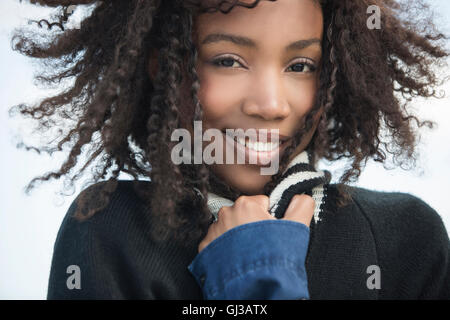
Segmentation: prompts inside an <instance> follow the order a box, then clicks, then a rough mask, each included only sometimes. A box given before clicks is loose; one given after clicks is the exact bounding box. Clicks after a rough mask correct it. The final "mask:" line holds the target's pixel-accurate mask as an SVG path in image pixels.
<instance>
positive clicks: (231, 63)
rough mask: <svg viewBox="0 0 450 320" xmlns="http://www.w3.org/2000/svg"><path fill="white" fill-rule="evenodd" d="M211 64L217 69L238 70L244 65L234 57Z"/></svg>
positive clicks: (218, 59) (217, 60)
mask: <svg viewBox="0 0 450 320" xmlns="http://www.w3.org/2000/svg"><path fill="white" fill-rule="evenodd" d="M211 63H212V64H213V65H215V66H217V67H222V68H237V67H239V65H240V66H242V64H241V63H240V62H239V61H238V60H237V59H235V58H232V57H220V58H217V59H214V60H213V61H211Z"/></svg>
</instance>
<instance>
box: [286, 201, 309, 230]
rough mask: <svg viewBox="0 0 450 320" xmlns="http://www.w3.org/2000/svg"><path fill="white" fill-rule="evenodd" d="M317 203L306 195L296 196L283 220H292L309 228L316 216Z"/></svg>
mask: <svg viewBox="0 0 450 320" xmlns="http://www.w3.org/2000/svg"><path fill="white" fill-rule="evenodd" d="M315 204H316V202H315V201H314V199H313V198H312V197H310V196H308V195H306V194H300V195H299V194H296V195H295V196H294V197H293V198H292V199H291V202H290V203H289V206H288V208H287V209H286V212H285V214H284V217H283V218H282V220H291V221H296V222H300V223H303V224H305V225H306V226H307V227H309V225H310V223H311V219H312V217H313V215H314V207H315Z"/></svg>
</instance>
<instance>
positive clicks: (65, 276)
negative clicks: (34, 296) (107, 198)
mask: <svg viewBox="0 0 450 320" xmlns="http://www.w3.org/2000/svg"><path fill="white" fill-rule="evenodd" d="M75 210H76V202H75V201H74V202H73V203H72V204H71V206H70V208H69V210H68V212H67V213H66V216H65V217H64V220H63V222H62V224H61V227H60V229H59V232H58V235H57V238H56V241H55V245H54V249H53V258H52V264H51V270H50V277H49V283H48V292H47V299H49V300H54V299H57V300H66V299H76V300H78V299H123V298H126V295H125V292H124V291H123V290H122V288H121V287H120V282H121V278H122V276H121V273H120V272H118V271H119V270H117V269H118V263H119V262H120V261H118V259H117V258H115V256H116V255H115V253H114V245H113V243H112V242H111V241H110V240H109V239H108V237H106V236H105V235H104V234H103V232H102V228H99V227H98V225H97V222H96V220H95V219H91V220H87V221H84V222H80V221H78V220H76V219H75V218H74V217H73V214H74V213H75ZM101 213H102V212H100V213H98V214H101Z"/></svg>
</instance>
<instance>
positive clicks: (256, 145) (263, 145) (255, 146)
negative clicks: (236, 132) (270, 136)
mask: <svg viewBox="0 0 450 320" xmlns="http://www.w3.org/2000/svg"><path fill="white" fill-rule="evenodd" d="M235 140H236V142H238V143H240V144H242V145H245V146H246V147H247V148H249V149H252V150H255V151H266V152H267V151H272V150H275V149H276V148H277V147H278V146H279V145H280V143H275V142H261V141H255V142H253V141H250V140H247V141H246V140H245V139H242V138H239V137H238V138H236V139H235Z"/></svg>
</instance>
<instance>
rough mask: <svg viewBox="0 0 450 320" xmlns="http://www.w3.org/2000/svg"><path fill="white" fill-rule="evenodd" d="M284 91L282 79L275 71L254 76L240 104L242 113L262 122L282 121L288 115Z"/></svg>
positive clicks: (267, 71)
mask: <svg viewBox="0 0 450 320" xmlns="http://www.w3.org/2000/svg"><path fill="white" fill-rule="evenodd" d="M285 91H286V90H285V88H284V85H283V79H281V75H277V74H276V71H275V72H274V71H271V70H266V71H265V72H264V74H262V73H260V74H255V75H254V77H253V79H251V85H250V86H249V92H248V95H246V97H245V101H244V102H243V104H242V112H243V113H245V114H247V115H249V116H252V117H259V118H262V119H264V120H283V119H285V118H286V117H287V116H289V113H290V107H289V104H288V101H287V98H286V92H285Z"/></svg>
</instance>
